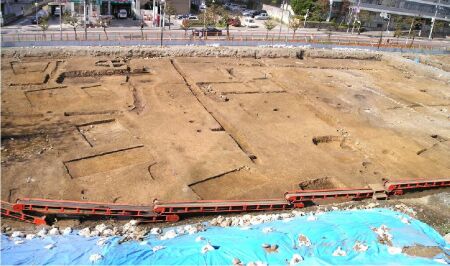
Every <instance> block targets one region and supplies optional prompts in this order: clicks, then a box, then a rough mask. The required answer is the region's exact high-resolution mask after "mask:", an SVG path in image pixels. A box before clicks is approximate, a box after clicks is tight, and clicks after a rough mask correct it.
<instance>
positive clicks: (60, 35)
mask: <svg viewBox="0 0 450 266" xmlns="http://www.w3.org/2000/svg"><path fill="white" fill-rule="evenodd" d="M62 15H63V12H62V6H61V0H59V37H60V39H61V41H62V39H63V37H62Z"/></svg>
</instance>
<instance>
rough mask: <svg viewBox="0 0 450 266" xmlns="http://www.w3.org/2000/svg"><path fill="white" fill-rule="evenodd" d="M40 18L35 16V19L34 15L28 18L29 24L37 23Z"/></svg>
mask: <svg viewBox="0 0 450 266" xmlns="http://www.w3.org/2000/svg"><path fill="white" fill-rule="evenodd" d="M40 20H41V17H37V20H36V16H33V17H31V18H30V22H31V24H39V21H40Z"/></svg>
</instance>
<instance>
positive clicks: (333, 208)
mask: <svg viewBox="0 0 450 266" xmlns="http://www.w3.org/2000/svg"><path fill="white" fill-rule="evenodd" d="M331 209H332V210H333V211H338V210H339V208H338V207H335V206H332V207H331Z"/></svg>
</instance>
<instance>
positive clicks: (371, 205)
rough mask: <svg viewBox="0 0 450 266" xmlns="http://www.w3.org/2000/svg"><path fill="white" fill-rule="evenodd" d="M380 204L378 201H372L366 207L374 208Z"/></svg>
mask: <svg viewBox="0 0 450 266" xmlns="http://www.w3.org/2000/svg"><path fill="white" fill-rule="evenodd" d="M378 205H380V204H379V203H378V202H371V203H369V204H367V206H366V208H367V209H373V208H375V207H377V206H378Z"/></svg>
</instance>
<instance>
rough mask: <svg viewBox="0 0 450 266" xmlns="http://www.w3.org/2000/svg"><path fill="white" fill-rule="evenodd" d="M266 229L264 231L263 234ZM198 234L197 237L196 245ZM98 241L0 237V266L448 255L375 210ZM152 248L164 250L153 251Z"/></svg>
mask: <svg viewBox="0 0 450 266" xmlns="http://www.w3.org/2000/svg"><path fill="white" fill-rule="evenodd" d="M382 225H385V226H386V227H387V228H388V232H389V234H390V235H391V236H392V240H391V241H390V242H391V243H388V244H387V243H381V242H380V241H379V239H378V235H377V234H376V233H375V232H374V231H373V229H374V228H379V227H380V226H382ZM267 227H270V228H272V231H271V232H267V231H269V230H264V231H266V232H263V229H264V228H267ZM165 230H170V229H165ZM299 235H304V236H306V237H307V238H308V239H309V241H310V243H311V245H309V246H304V245H303V246H301V245H299V243H298V237H299ZM199 236H201V237H203V238H204V240H201V241H198V240H199V239H198V237H199ZM98 239H99V237H92V238H85V237H82V236H79V235H77V234H76V232H73V233H72V234H70V235H67V236H47V237H45V238H35V239H31V240H24V241H25V242H24V243H22V244H15V240H14V239H10V238H8V237H7V236H5V235H2V247H1V263H2V264H15V265H16V264H38V265H41V264H59V265H63V264H64V265H66V264H92V263H95V264H114V265H117V264H157V265H199V264H201V265H231V264H232V261H233V259H234V258H239V259H240V261H242V263H244V264H247V263H249V262H256V261H260V262H263V263H267V264H269V265H274V264H275V265H280V264H283V265H286V263H289V261H290V260H291V258H292V257H293V255H294V254H299V255H300V256H301V257H302V258H303V261H301V262H300V264H303V265H327V264H341V265H356V264H358V265H360V264H366V265H367V264H371V265H373V264H383V265H398V264H402V265H405V264H408V265H424V264H437V265H442V264H440V263H438V262H437V261H435V260H433V259H428V258H422V257H413V256H408V255H406V254H403V253H400V254H391V253H392V252H389V251H388V247H389V246H388V245H390V246H392V247H396V248H403V247H406V246H415V245H422V246H435V247H440V248H441V249H442V250H443V251H445V252H447V253H449V251H450V246H449V245H447V244H446V243H445V240H444V239H443V238H442V236H440V235H439V233H437V232H436V231H435V230H434V229H433V228H431V227H430V226H428V225H427V224H425V223H422V222H420V221H418V220H416V219H413V218H411V217H409V216H407V215H405V214H403V213H400V212H395V211H392V210H389V209H381V208H378V209H369V210H348V211H332V212H325V213H322V214H320V215H317V216H316V219H315V220H313V219H308V217H306V216H298V217H295V218H293V219H289V220H286V221H284V220H277V221H273V222H268V223H262V224H258V225H253V226H251V227H250V228H240V227H227V228H221V227H213V226H209V227H207V230H206V231H204V232H199V233H195V234H192V235H189V234H185V235H180V236H178V237H176V238H172V239H167V240H160V239H159V237H158V236H155V235H150V236H149V237H148V238H147V239H146V240H145V241H143V242H137V241H129V242H125V243H122V244H119V243H118V242H119V240H120V237H110V238H109V239H108V241H107V242H106V244H104V245H103V246H98V245H97V244H96V243H97V241H98ZM196 240H197V241H196ZM356 241H359V242H361V243H363V244H364V245H366V246H367V247H368V249H367V251H365V252H358V251H355V250H354V248H353V247H354V244H355V242H356ZM208 243H209V244H210V245H211V246H213V247H214V248H215V249H214V250H211V251H208V252H206V253H202V252H201V249H202V247H204V246H205V245H206V244H208ZM49 244H54V247H53V248H51V249H46V248H45V246H47V245H49ZM263 244H272V245H274V244H276V245H278V249H277V251H276V252H267V251H266V250H265V249H264V248H262V245H263ZM157 246H163V247H164V248H163V249H160V250H156V251H154V247H157ZM338 247H340V248H341V249H342V250H343V251H344V252H345V253H346V255H345V256H333V253H334V252H335V250H336V249H338ZM93 254H100V255H101V256H102V259H100V260H98V261H96V262H91V261H90V260H89V258H90V257H91V255H93ZM441 257H445V256H441Z"/></svg>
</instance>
